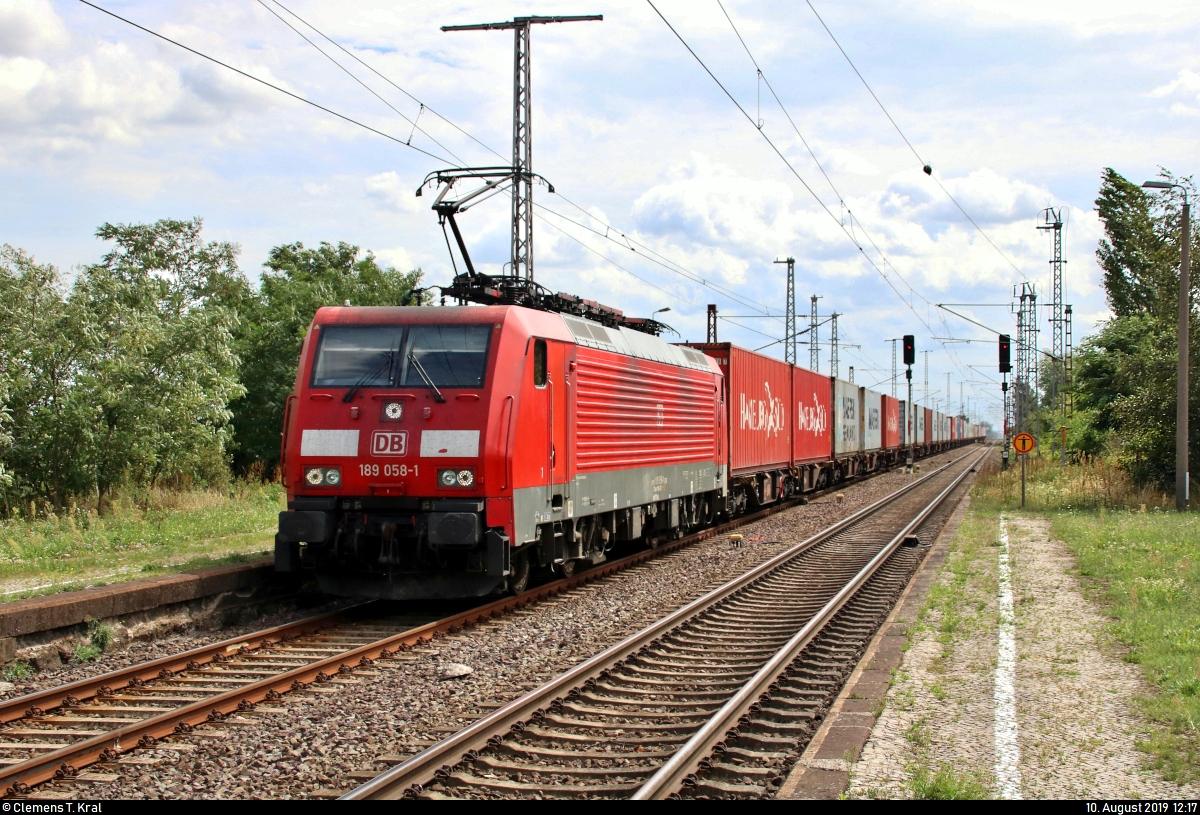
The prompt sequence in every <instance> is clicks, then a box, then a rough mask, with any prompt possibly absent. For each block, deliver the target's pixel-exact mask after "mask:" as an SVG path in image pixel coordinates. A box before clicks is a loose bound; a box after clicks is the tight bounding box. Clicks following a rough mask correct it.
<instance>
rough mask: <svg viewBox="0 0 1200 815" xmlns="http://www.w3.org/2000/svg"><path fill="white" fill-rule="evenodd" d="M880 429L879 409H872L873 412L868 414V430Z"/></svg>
mask: <svg viewBox="0 0 1200 815" xmlns="http://www.w3.org/2000/svg"><path fill="white" fill-rule="evenodd" d="M878 429H879V408H871V412H870V413H868V414H867V430H878Z"/></svg>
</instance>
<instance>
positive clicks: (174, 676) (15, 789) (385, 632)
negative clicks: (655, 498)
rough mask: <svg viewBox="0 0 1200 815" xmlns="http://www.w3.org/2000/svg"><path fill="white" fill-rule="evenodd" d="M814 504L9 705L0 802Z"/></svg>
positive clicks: (246, 641) (337, 616) (2, 732)
mask: <svg viewBox="0 0 1200 815" xmlns="http://www.w3.org/2000/svg"><path fill="white" fill-rule="evenodd" d="M844 486H845V482H844V483H843V484H840V485H838V486H837V487H836V488H835V489H841V488H842V487H844ZM831 491H832V489H830V490H826V491H825V492H831ZM812 497H814V496H813V495H811V494H810V495H809V496H807V498H812ZM804 500H805V499H795V500H792V501H788V502H783V503H781V504H778V505H776V506H774V507H771V508H768V509H765V510H762V511H760V512H757V513H753V514H750V515H745V516H742V517H739V518H737V519H735V520H734V521H731V522H729V523H726V524H722V525H719V526H716V527H712V528H710V529H706V530H702V531H701V532H698V533H696V534H693V535H689V536H686V537H684V538H681V539H680V540H678V541H672V542H670V543H667V544H663V545H661V546H659V547H658V548H656V549H653V550H644V551H641V552H637V553H635V554H632V555H629V556H627V557H624V558H620V559H618V560H613V561H611V562H608V563H605V564H601V565H600V566H598V567H595V568H592V569H589V570H587V571H585V572H580V573H578V574H576V575H574V576H572V577H569V578H565V579H561V580H555V581H552V582H549V583H546V584H543V585H540V586H536V587H534V588H532V589H530V590H529V591H526V592H524V593H523V594H521V595H518V596H515V597H507V598H502V599H500V600H497V601H494V602H491V603H487V604H484V605H482V606H476V607H473V608H470V609H467V610H465V611H462V612H460V613H456V614H451V615H450V616H444V617H436V616H435V615H430V614H403V615H397V614H380V613H379V607H380V604H378V603H364V604H361V605H359V606H355V607H352V608H350V609H344V610H341V611H338V612H334V613H329V614H323V615H319V616H315V617H311V618H308V619H304V620H299V621H297V622H293V623H289V624H287V625H283V626H278V627H275V628H271V629H267V630H263V631H258V632H255V633H253V634H248V635H244V636H240V637H237V638H234V639H229V640H224V641H221V642H217V643H213V644H211V645H207V646H204V647H202V648H198V649H194V650H191V651H188V652H185V653H181V654H179V655H176V656H170V657H164V658H160V659H157V660H153V661H151V662H146V663H142V664H139V665H134V666H131V667H128V668H124V669H121V670H118V671H113V672H110V673H107V674H103V675H100V676H97V677H93V678H89V679H85V680H80V681H77V682H74V683H71V684H68V685H64V686H61V687H58V688H52V689H49V690H45V691H41V692H38V693H34V694H30V695H27V696H23V697H19V698H16V699H11V700H8V701H5V702H0V790H5V795H8V796H19V795H22V794H24V793H27V792H29V791H30V790H31V788H32V787H34V786H36V785H37V784H40V783H43V782H45V781H48V780H51V779H55V778H59V779H62V778H72V777H75V776H76V775H78V774H79V773H80V772H81V771H82V770H83V769H84V768H85V767H88V766H90V765H93V764H96V763H104V762H111V761H115V760H116V759H117V758H119V757H120V756H122V755H124V754H126V753H128V752H130V751H132V750H136V749H138V748H139V747H147V746H152V745H154V744H155V743H156V742H157V741H158V740H160V739H163V738H166V737H169V736H172V735H179V734H184V733H187V732H189V731H190V730H191V729H193V728H195V727H196V726H198V725H201V724H204V723H206V722H208V723H211V722H220V721H223V720H225V719H227V718H228V717H230V716H232V715H236V714H238V713H239V712H244V711H248V710H252V709H253V708H254V707H255V706H256V705H258V704H261V703H263V702H267V703H269V702H271V701H273V700H275V699H278V698H279V697H280V696H281V695H282V694H285V693H289V692H293V691H298V690H305V689H311V688H314V687H320V686H322V685H326V684H328V683H335V684H336V683H338V682H341V681H345V679H344V677H345V676H346V675H347V674H351V673H356V672H358V673H361V672H362V671H364V670H365V669H366V670H369V667H370V665H371V664H372V663H373V662H374V660H377V659H381V658H383V659H387V658H389V657H392V656H394V655H397V654H399V653H400V652H402V651H406V650H409V649H411V648H413V647H417V646H420V645H422V644H427V643H430V642H432V641H433V640H434V639H435V638H436V637H439V636H442V635H446V634H452V633H456V632H458V631H460V630H461V629H462V628H464V627H466V626H469V625H472V624H475V623H480V622H484V621H486V620H488V619H491V618H493V617H496V616H500V615H503V614H506V613H508V612H510V611H513V610H516V609H519V608H522V607H524V606H526V605H529V604H531V603H535V602H537V601H539V600H542V599H545V598H548V597H552V596H554V595H557V594H559V593H561V592H563V591H567V590H569V589H571V588H574V587H576V586H579V585H583V584H585V583H588V582H591V581H594V580H597V579H599V578H602V577H605V576H607V575H610V574H613V573H614V572H618V571H621V570H623V569H627V568H630V567H632V566H635V565H637V564H640V563H642V562H644V561H646V560H649V559H652V558H656V557H660V556H662V555H664V554H667V553H670V552H674V551H676V550H678V549H681V548H683V547H686V546H688V545H690V544H693V543H696V542H698V541H701V540H704V539H707V538H710V537H713V536H717V535H722V534H725V533H728V532H730V531H732V530H734V529H736V528H738V527H741V526H744V525H746V524H749V523H753V522H755V521H758V520H761V519H763V518H766V517H769V516H770V515H773V514H775V513H778V512H781V511H784V510H787V509H790V508H792V507H794V506H796V505H798V504H800V503H802V502H803V501H804Z"/></svg>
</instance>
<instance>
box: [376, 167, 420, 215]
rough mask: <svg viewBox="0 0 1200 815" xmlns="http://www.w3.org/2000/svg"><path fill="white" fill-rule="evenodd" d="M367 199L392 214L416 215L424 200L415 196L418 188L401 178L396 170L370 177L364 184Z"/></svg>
mask: <svg viewBox="0 0 1200 815" xmlns="http://www.w3.org/2000/svg"><path fill="white" fill-rule="evenodd" d="M363 186H364V188H365V189H366V192H367V197H368V198H370V199H371V200H372V201H375V202H376V203H377V204H379V205H380V206H381V207H383V208H384V209H387V210H390V211H392V212H403V213H414V212H417V211H418V210H419V209H424V207H421V206H420V202H421V201H422V200H423V199H420V198H417V197H416V195H415V190H416V186H415V185H413V184H410V183H408V182H407V181H406V180H404V179H402V178H400V176H399V174H397V173H396V171H395V170H389V171H387V172H386V173H378V174H376V175H372V176H368V177H367V179H366V181H364V182H363Z"/></svg>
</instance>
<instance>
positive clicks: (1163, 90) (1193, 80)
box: [1150, 68, 1200, 99]
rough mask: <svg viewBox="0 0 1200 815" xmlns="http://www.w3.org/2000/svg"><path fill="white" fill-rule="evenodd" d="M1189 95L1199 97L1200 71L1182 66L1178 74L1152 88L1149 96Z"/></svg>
mask: <svg viewBox="0 0 1200 815" xmlns="http://www.w3.org/2000/svg"><path fill="white" fill-rule="evenodd" d="M1176 94H1179V95H1181V96H1190V97H1192V98H1197V99H1200V73H1197V72H1196V71H1193V70H1191V69H1190V68H1184V69H1183V70H1182V71H1180V72H1179V76H1178V77H1176V78H1175V79H1174V80H1172V81H1170V82H1168V83H1167V84H1165V85H1159V86H1158V87H1157V88H1155V89H1154V90H1152V91H1150V95H1151V96H1157V97H1162V96H1174V95H1176Z"/></svg>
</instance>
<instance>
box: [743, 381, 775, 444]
mask: <svg viewBox="0 0 1200 815" xmlns="http://www.w3.org/2000/svg"><path fill="white" fill-rule="evenodd" d="M763 387H765V388H766V391H767V398H766V399H747V398H746V394H745V393H742V394H740V396H741V414H742V430H761V431H763V432H765V433H766V434H767V438H770V437H771V436H778V435H779V431H780V430H783V426H784V418H783V400H782V399H776V398H775V397H774V396H772V395H771V383H769V382H764V383H763Z"/></svg>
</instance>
